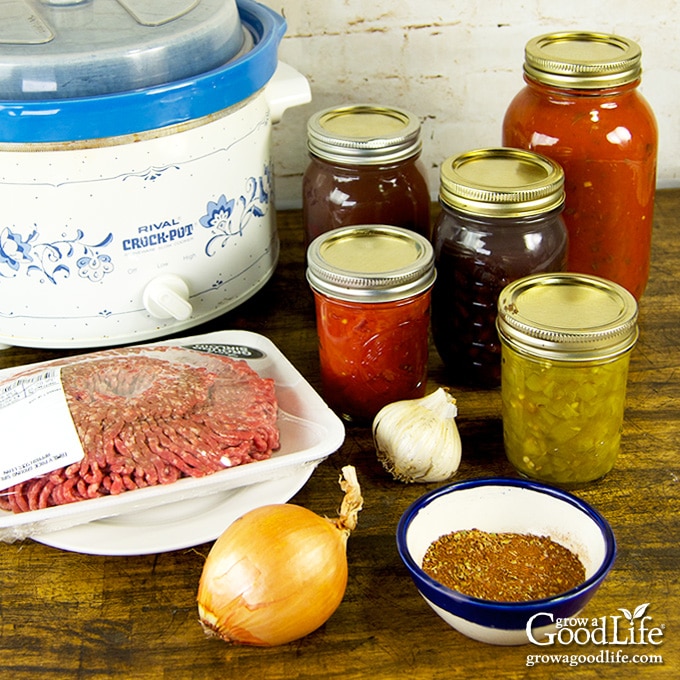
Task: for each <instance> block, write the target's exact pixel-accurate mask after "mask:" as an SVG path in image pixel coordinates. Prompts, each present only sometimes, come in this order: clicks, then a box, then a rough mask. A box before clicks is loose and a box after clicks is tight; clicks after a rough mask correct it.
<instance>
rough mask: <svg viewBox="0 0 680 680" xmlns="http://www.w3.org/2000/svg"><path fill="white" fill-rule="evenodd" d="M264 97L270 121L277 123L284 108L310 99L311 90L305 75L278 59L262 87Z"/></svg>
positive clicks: (298, 104) (305, 102) (304, 102)
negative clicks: (267, 80)
mask: <svg viewBox="0 0 680 680" xmlns="http://www.w3.org/2000/svg"><path fill="white" fill-rule="evenodd" d="M264 97H265V99H266V101H267V105H268V106H269V112H270V115H271V120H272V123H278V122H279V121H280V120H281V118H282V117H283V114H284V112H285V111H286V109H289V108H290V107H292V106H300V105H301V104H307V103H308V102H310V101H312V91H311V89H310V87H309V81H308V80H307V78H305V76H303V75H302V74H301V73H300V72H298V71H296V70H295V69H294V68H293V67H292V66H289V65H288V64H284V63H283V62H282V61H280V62H278V65H277V67H276V71H274V75H273V76H272V77H271V79H270V80H269V82H268V83H267V85H266V86H265V88H264Z"/></svg>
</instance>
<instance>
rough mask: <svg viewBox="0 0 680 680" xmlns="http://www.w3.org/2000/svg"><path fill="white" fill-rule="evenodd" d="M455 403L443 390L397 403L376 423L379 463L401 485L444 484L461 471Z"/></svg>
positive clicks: (379, 415) (388, 405) (375, 420)
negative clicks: (410, 483) (420, 483)
mask: <svg viewBox="0 0 680 680" xmlns="http://www.w3.org/2000/svg"><path fill="white" fill-rule="evenodd" d="M457 415H458V408H457V407H456V400H455V399H454V398H453V397H452V396H451V395H450V394H449V393H448V392H447V391H446V390H445V389H444V388H442V387H440V388H439V389H437V390H436V391H435V392H432V393H431V394H429V395H427V396H425V397H423V398H421V399H407V400H404V401H395V402H393V403H391V404H387V405H386V406H384V407H383V408H382V409H381V410H380V411H379V412H378V414H377V415H376V416H375V418H374V420H373V442H374V443H375V448H376V451H377V454H378V460H380V462H381V463H382V464H383V467H384V468H385V469H386V470H387V471H388V472H390V473H391V474H392V476H393V477H394V478H395V479H396V480H398V481H401V482H442V481H445V480H447V479H450V478H451V477H452V476H453V475H454V474H455V472H456V471H457V470H458V466H459V465H460V457H461V448H462V446H461V441H460V434H459V432H458V427H457V426H456V420H455V418H456V416H457Z"/></svg>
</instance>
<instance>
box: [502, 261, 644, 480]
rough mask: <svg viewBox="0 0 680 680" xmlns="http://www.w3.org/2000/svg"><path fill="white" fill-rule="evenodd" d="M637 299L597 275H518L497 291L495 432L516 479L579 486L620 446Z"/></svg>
mask: <svg viewBox="0 0 680 680" xmlns="http://www.w3.org/2000/svg"><path fill="white" fill-rule="evenodd" d="M636 322H637V303H636V301H635V299H634V298H633V296H632V295H631V294H630V293H628V291H626V290H625V289H623V288H621V287H620V286H618V285H617V284H613V283H611V282H609V281H605V280H604V279H599V278H597V277H591V276H585V275H575V274H552V275H538V276H530V277H525V278H524V279H520V280H519V281H516V282H514V283H512V284H510V285H509V286H507V287H506V288H505V289H504V290H503V292H502V293H501V295H500V297H499V315H498V322H497V326H498V332H499V336H500V339H501V344H502V368H501V393H502V416H503V437H504V444H505V451H506V455H507V457H508V460H509V461H510V462H511V463H512V465H513V466H514V467H515V468H516V469H517V471H518V472H520V473H521V474H523V475H526V476H527V477H531V478H533V479H538V480H541V481H545V482H552V483H555V484H560V485H563V486H580V485H582V484H585V483H588V482H592V481H595V480H597V479H600V478H601V477H603V476H604V475H606V474H607V473H608V472H609V471H610V470H611V469H612V467H613V466H614V463H615V461H616V459H617V456H618V454H619V450H620V444H621V432H622V426H623V415H624V408H625V395H626V384H627V378H628V366H629V362H630V353H631V351H632V349H633V347H634V345H635V342H636V340H637V335H638V330H637V323H636Z"/></svg>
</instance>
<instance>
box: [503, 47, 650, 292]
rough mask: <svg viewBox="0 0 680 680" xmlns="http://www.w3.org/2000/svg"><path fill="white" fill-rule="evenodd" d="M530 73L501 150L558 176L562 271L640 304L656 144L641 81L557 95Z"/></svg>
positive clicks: (557, 89) (574, 88) (588, 85)
mask: <svg viewBox="0 0 680 680" xmlns="http://www.w3.org/2000/svg"><path fill="white" fill-rule="evenodd" d="M567 37H568V36H567ZM600 38H601V37H600ZM619 40H621V41H622V39H619ZM624 40H625V39H624ZM556 42H557V41H556ZM548 43H549V41H548ZM612 44H618V43H614V42H613V41H612ZM626 44H632V43H630V41H627V43H626ZM554 49H557V48H554ZM612 49H614V48H612ZM621 63H622V64H623V65H625V67H626V68H628V69H629V70H631V72H634V71H633V70H632V67H631V66H630V62H626V61H623V60H622V62H621ZM621 68H622V69H623V66H622V67H621ZM525 70H526V65H525ZM537 73H538V77H531V76H530V75H528V74H526V73H525V78H524V79H525V82H526V86H525V87H524V88H523V89H522V90H521V91H520V92H519V93H518V94H517V95H516V96H515V98H514V99H513V100H512V102H511V103H510V105H509V107H508V110H507V112H506V115H505V119H504V121H503V144H504V145H506V146H515V147H520V148H524V149H529V150H531V151H535V152H536V153H540V154H543V155H545V156H548V157H550V158H552V159H553V160H555V161H557V162H558V163H560V165H562V167H563V168H564V174H565V191H566V202H565V209H564V213H563V217H564V221H565V223H566V226H567V230H568V232H569V250H568V255H567V267H568V269H569V270H571V271H574V272H579V273H584V274H593V275H596V276H601V277H603V278H606V279H609V280H612V281H614V282H616V283H618V284H620V285H622V286H624V287H625V288H627V289H628V290H629V291H630V292H631V293H632V294H633V295H634V296H635V297H636V298H638V299H639V298H640V296H641V295H642V293H643V292H644V290H645V287H646V284H647V279H648V276H649V263H650V262H649V261H650V250H651V240H652V219H653V209H654V195H655V188H656V159H657V136H658V132H657V125H656V121H655V118H654V114H653V112H652V110H651V108H650V107H649V105H648V103H647V102H646V100H645V99H644V98H643V97H642V95H641V94H640V93H639V91H638V89H637V88H638V85H639V82H640V79H639V77H635V78H634V79H632V80H630V81H629V82H623V83H620V84H616V86H610V87H602V86H600V87H594V84H593V81H594V80H595V79H594V78H590V80H587V79H585V78H584V79H583V83H585V84H584V86H583V87H580V86H578V85H579V81H578V79H573V83H575V85H574V84H572V85H571V86H570V87H567V86H564V87H562V86H560V85H558V84H555V83H552V82H546V81H545V80H541V77H542V75H543V73H541V72H538V71H537ZM531 75H532V76H533V75H535V74H534V73H533V72H532V74H531ZM551 77H553V78H556V76H554V75H552V74H551ZM622 79H624V80H625V77H624V76H622Z"/></svg>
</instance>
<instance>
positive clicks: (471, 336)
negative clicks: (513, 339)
mask: <svg viewBox="0 0 680 680" xmlns="http://www.w3.org/2000/svg"><path fill="white" fill-rule="evenodd" d="M564 198H565V196H564V173H563V171H562V168H561V166H560V165H558V164H557V163H556V162H555V161H553V160H550V159H548V158H546V157H544V156H541V155H538V154H535V153H533V152H531V151H524V150H520V149H509V148H491V149H478V150H474V151H469V152H467V153H464V154H462V155H460V156H454V157H450V158H448V159H447V160H446V161H444V163H443V164H442V167H441V170H440V193H439V200H440V205H441V208H442V209H441V212H440V214H439V215H438V217H437V219H436V220H435V224H434V233H433V237H432V238H433V244H434V248H435V261H436V267H437V281H436V283H435V285H434V289H433V292H432V333H433V339H434V343H435V346H436V348H437V351H438V353H439V355H440V357H441V359H442V361H443V362H444V365H445V367H446V369H447V372H448V373H449V376H450V379H451V380H452V381H453V382H456V383H459V384H468V385H473V386H475V387H483V388H492V387H497V386H498V385H499V384H500V356H501V348H500V342H499V339H498V334H497V332H496V328H495V322H496V312H497V302H498V295H499V294H500V292H501V290H502V289H503V288H504V287H505V286H506V285H507V284H508V283H510V282H511V281H514V280H515V279H518V278H521V277H523V276H527V275H529V274H537V273H543V272H555V271H561V270H563V269H564V267H565V263H566V252H567V231H566V227H565V225H564V222H563V220H562V216H561V213H562V208H563V204H564Z"/></svg>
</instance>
